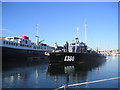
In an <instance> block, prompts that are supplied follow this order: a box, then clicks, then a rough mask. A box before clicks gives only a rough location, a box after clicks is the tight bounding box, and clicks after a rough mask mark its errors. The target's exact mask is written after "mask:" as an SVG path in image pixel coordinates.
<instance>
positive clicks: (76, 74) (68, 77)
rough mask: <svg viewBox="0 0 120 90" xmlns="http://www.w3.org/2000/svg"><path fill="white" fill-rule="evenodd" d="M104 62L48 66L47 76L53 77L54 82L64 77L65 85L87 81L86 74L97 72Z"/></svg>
mask: <svg viewBox="0 0 120 90" xmlns="http://www.w3.org/2000/svg"><path fill="white" fill-rule="evenodd" d="M105 61H106V60H104V61H102V62H98V63H86V64H74V65H49V66H48V71H47V76H48V77H51V76H53V77H54V82H59V81H61V78H60V77H64V80H65V82H66V84H68V83H70V82H71V81H72V82H80V81H87V76H88V72H89V71H92V70H93V69H95V70H96V72H99V67H100V66H101V65H103V64H104V63H105Z"/></svg>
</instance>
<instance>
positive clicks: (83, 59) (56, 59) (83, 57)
mask: <svg viewBox="0 0 120 90" xmlns="http://www.w3.org/2000/svg"><path fill="white" fill-rule="evenodd" d="M104 59H105V56H101V55H100V54H93V53H66V52H61V53H57V52H54V53H50V56H49V64H73V63H75V64H76V63H79V64H81V63H91V62H96V61H97V62H100V61H102V60H104Z"/></svg>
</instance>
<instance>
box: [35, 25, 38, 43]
mask: <svg viewBox="0 0 120 90" xmlns="http://www.w3.org/2000/svg"><path fill="white" fill-rule="evenodd" d="M38 26H39V24H36V32H37V33H36V35H35V37H36V45H38V44H39V36H38Z"/></svg>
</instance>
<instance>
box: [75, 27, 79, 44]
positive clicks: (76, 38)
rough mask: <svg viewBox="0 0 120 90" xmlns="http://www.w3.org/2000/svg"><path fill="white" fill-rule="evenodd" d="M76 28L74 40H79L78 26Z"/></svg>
mask: <svg viewBox="0 0 120 90" xmlns="http://www.w3.org/2000/svg"><path fill="white" fill-rule="evenodd" d="M76 30H77V32H76V36H75V40H76V42H79V38H78V36H79V27H77V28H76Z"/></svg>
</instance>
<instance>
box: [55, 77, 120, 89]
mask: <svg viewBox="0 0 120 90" xmlns="http://www.w3.org/2000/svg"><path fill="white" fill-rule="evenodd" d="M119 78H120V77H114V78H108V79H102V80H96V81H90V82H83V83H77V84H70V85H63V86H61V87H58V88H56V89H55V90H58V89H62V88H66V87H71V86H78V85H83V84H90V83H96V82H102V81H108V80H113V79H119Z"/></svg>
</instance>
